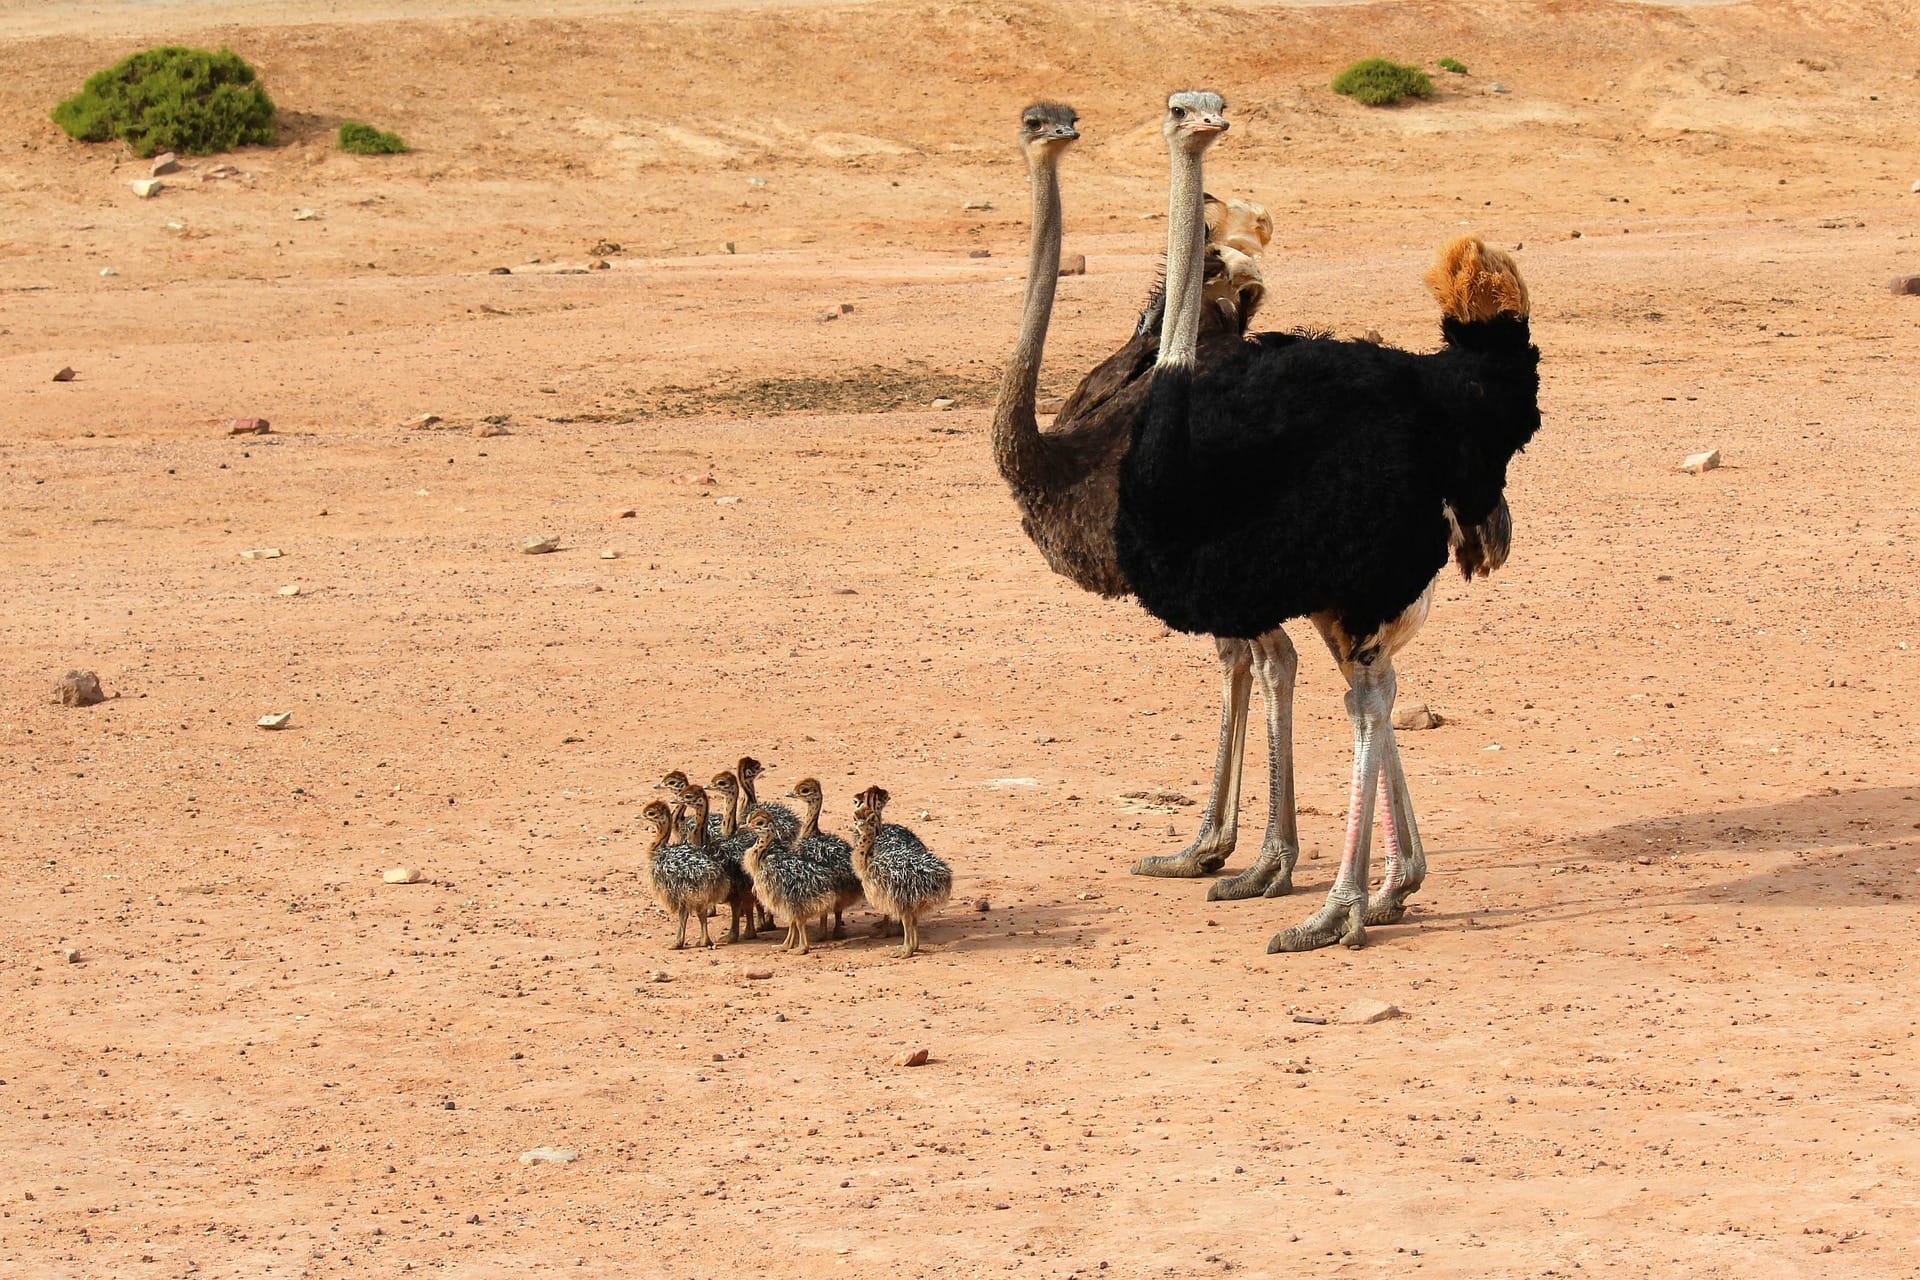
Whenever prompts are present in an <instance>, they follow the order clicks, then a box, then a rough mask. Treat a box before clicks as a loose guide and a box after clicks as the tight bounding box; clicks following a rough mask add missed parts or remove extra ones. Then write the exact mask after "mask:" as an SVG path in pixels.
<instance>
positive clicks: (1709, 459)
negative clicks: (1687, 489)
mask: <svg viewBox="0 0 1920 1280" xmlns="http://www.w3.org/2000/svg"><path fill="white" fill-rule="evenodd" d="M1719 465H1720V451H1719V450H1718V449H1709V450H1707V451H1706V452H1705V453H1696V454H1692V455H1690V456H1689V457H1688V458H1687V459H1686V460H1685V461H1684V462H1682V463H1681V464H1680V469H1681V470H1682V471H1685V472H1688V473H1690V474H1692V475H1696V476H1697V475H1699V474H1700V473H1701V472H1702V471H1712V470H1713V469H1714V468H1716V467H1718V466H1719Z"/></svg>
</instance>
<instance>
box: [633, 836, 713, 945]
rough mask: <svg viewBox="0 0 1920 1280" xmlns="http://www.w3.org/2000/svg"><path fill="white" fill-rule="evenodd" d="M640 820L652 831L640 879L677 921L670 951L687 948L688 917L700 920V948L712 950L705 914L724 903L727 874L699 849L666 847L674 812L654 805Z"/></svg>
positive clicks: (642, 858)
mask: <svg viewBox="0 0 1920 1280" xmlns="http://www.w3.org/2000/svg"><path fill="white" fill-rule="evenodd" d="M640 817H641V819H642V820H643V821H645V822H646V823H647V824H648V825H649V826H651V827H652V828H653V840H652V841H651V842H650V843H649V844H648V845H647V850H646V852H645V854H643V855H642V857H641V864H640V870H641V875H642V876H643V877H644V878H645V880H646V884H647V888H648V889H649V890H650V891H652V893H653V898H654V901H656V902H658V903H659V904H660V906H661V909H662V910H665V911H667V912H669V913H671V914H674V915H677V916H679V917H680V929H679V931H678V932H677V933H675V934H674V935H673V949H674V950H675V951H679V950H680V949H682V948H683V947H685V946H686V945H687V918H688V917H689V916H698V917H699V918H700V945H702V946H706V947H711V946H712V945H713V937H712V935H710V934H709V933H708V932H707V912H709V911H711V910H713V908H714V907H715V906H717V905H718V904H720V903H722V902H725V901H726V900H727V873H726V871H725V870H724V869H723V868H722V867H721V866H720V863H719V862H718V861H716V860H715V859H714V858H712V857H710V856H708V855H707V854H706V853H704V852H702V851H701V850H699V849H695V848H692V847H691V846H689V845H684V844H668V843H667V837H668V835H669V834H670V833H671V832H672V830H673V810H671V809H669V808H668V807H667V806H666V805H665V804H663V803H661V802H660V801H658V800H655V801H653V802H652V803H650V804H648V805H647V807H646V808H645V809H643V810H641V811H640Z"/></svg>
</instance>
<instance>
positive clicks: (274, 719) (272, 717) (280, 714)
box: [254, 711, 293, 729]
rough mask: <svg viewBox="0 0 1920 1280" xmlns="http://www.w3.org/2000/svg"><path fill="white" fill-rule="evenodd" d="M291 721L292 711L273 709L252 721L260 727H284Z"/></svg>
mask: <svg viewBox="0 0 1920 1280" xmlns="http://www.w3.org/2000/svg"><path fill="white" fill-rule="evenodd" d="M292 721H293V712H291V711H274V712H270V713H269V714H267V715H264V716H261V717H260V718H259V719H258V720H255V721H254V724H256V725H258V726H259V727H260V728H262V729H284V728H286V727H287V725H288V724H290V723H291V722H292Z"/></svg>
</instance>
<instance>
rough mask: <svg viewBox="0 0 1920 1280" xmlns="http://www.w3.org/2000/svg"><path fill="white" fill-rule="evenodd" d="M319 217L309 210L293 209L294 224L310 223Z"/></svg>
mask: <svg viewBox="0 0 1920 1280" xmlns="http://www.w3.org/2000/svg"><path fill="white" fill-rule="evenodd" d="M319 216H320V215H319V214H317V213H315V212H314V211H313V210H311V209H295V210H294V211H293V220H294V221H295V222H312V221H313V220H314V219H315V218H317V217H319Z"/></svg>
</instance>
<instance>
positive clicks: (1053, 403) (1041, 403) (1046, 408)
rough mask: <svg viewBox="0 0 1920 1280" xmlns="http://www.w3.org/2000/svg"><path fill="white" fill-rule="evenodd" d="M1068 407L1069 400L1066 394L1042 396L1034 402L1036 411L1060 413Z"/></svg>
mask: <svg viewBox="0 0 1920 1280" xmlns="http://www.w3.org/2000/svg"><path fill="white" fill-rule="evenodd" d="M1066 407H1067V401H1066V397H1064V396H1041V397H1040V398H1039V399H1038V400H1035V401H1034V402H1033V411H1034V412H1035V413H1058V412H1060V411H1061V410H1062V409H1064V408H1066Z"/></svg>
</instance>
